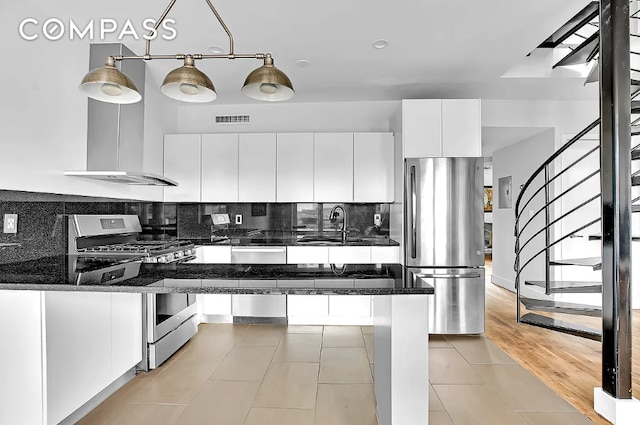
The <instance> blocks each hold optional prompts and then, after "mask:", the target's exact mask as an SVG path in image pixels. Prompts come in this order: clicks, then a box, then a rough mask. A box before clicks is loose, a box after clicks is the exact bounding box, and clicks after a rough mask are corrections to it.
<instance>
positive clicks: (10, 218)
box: [2, 214, 18, 233]
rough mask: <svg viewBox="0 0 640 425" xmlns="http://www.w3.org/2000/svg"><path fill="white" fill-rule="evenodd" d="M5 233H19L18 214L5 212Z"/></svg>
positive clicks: (3, 228)
mask: <svg viewBox="0 0 640 425" xmlns="http://www.w3.org/2000/svg"><path fill="white" fill-rule="evenodd" d="M2 231H3V232H4V233H18V214H5V215H4V225H3V226H2Z"/></svg>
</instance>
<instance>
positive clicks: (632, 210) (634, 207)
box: [631, 205, 640, 212]
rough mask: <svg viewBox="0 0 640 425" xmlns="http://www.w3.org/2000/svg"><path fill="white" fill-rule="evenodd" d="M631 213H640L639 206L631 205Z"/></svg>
mask: <svg viewBox="0 0 640 425" xmlns="http://www.w3.org/2000/svg"><path fill="white" fill-rule="evenodd" d="M631 212H640V205H631Z"/></svg>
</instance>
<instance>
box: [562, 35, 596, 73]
mask: <svg viewBox="0 0 640 425" xmlns="http://www.w3.org/2000/svg"><path fill="white" fill-rule="evenodd" d="M599 43H600V36H599V33H598V32H595V33H593V34H592V35H591V36H589V38H587V39H586V40H584V41H583V42H582V43H581V44H580V45H579V46H578V47H576V48H575V49H573V50H572V51H571V53H569V54H568V55H567V56H565V57H564V58H562V59H560V61H558V63H556V64H555V65H553V68H556V67H558V66H567V65H578V64H583V63H587V62H589V61H588V59H589V58H590V57H591V56H592V53H593V52H594V50H596V49H597V48H598V47H599Z"/></svg>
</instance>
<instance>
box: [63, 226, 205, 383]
mask: <svg viewBox="0 0 640 425" xmlns="http://www.w3.org/2000/svg"><path fill="white" fill-rule="evenodd" d="M67 227H68V230H67V233H68V248H67V253H68V254H69V271H70V272H73V273H74V276H75V277H74V280H75V281H76V283H87V282H90V283H94V284H112V283H115V282H118V281H121V280H124V279H129V278H131V277H134V276H136V275H137V274H138V272H139V270H140V266H141V264H142V263H162V264H169V263H176V262H182V261H188V260H193V259H194V258H195V253H196V250H195V247H194V245H193V244H192V243H191V242H189V241H177V240H171V241H146V240H139V236H140V232H142V227H141V226H140V220H139V219H138V216H136V215H71V216H69V219H68V226H67ZM197 309H198V307H197V305H196V296H195V295H194V294H144V295H143V297H142V312H143V320H142V321H143V350H144V352H146V353H147V356H143V360H142V362H141V364H140V365H139V367H140V368H141V369H143V370H146V371H148V370H149V369H155V368H156V367H158V366H160V365H161V364H162V363H163V362H164V361H165V360H167V359H168V358H169V357H170V356H171V355H172V354H173V353H174V352H176V351H177V350H178V349H179V348H180V347H181V346H182V345H184V344H185V343H186V342H187V341H188V340H189V339H190V338H191V337H192V336H194V335H195V334H196V333H197V331H198V320H197V319H198V318H197Z"/></svg>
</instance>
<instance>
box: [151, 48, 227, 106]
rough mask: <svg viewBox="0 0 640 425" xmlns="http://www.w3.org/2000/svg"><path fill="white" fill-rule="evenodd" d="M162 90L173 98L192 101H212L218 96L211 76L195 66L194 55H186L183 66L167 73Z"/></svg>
mask: <svg viewBox="0 0 640 425" xmlns="http://www.w3.org/2000/svg"><path fill="white" fill-rule="evenodd" d="M160 91H162V93H164V94H165V95H166V96H168V97H170V98H172V99H175V100H180V101H182V102H190V103H206V102H211V101H213V100H215V99H216V97H218V95H217V94H216V89H215V88H214V87H213V83H212V82H211V80H210V79H209V77H207V76H206V75H205V74H204V73H203V72H202V71H200V70H199V69H198V68H196V67H195V65H194V62H193V57H192V56H186V57H185V58H184V65H183V66H181V67H180V68H176V69H174V70H173V71H171V72H170V73H168V74H167V76H166V77H165V79H164V81H163V82H162V87H161V88H160Z"/></svg>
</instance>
